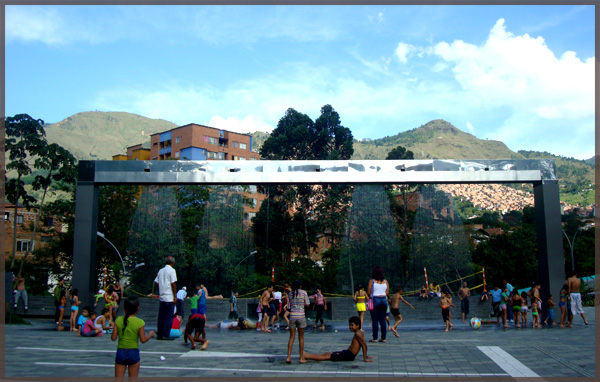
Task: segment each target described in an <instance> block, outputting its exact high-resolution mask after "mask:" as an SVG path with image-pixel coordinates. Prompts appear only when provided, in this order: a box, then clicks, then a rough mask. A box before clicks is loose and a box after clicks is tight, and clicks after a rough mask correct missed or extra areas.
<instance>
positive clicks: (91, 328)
mask: <svg viewBox="0 0 600 382" xmlns="http://www.w3.org/2000/svg"><path fill="white" fill-rule="evenodd" d="M96 316H97V315H96V312H95V311H93V310H91V311H90V314H89V316H88V319H87V321H86V322H85V324H83V329H82V331H81V335H82V336H84V337H102V329H101V328H98V327H96V325H94V322H96Z"/></svg>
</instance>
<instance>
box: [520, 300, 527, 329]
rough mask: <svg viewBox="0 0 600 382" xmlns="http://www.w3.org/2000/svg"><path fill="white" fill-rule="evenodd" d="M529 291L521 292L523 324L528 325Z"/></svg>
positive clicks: (523, 325)
mask: <svg viewBox="0 0 600 382" xmlns="http://www.w3.org/2000/svg"><path fill="white" fill-rule="evenodd" d="M527 310H528V309H527V292H522V293H521V326H522V327H524V328H526V327H527Z"/></svg>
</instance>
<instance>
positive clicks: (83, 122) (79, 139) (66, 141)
mask: <svg viewBox="0 0 600 382" xmlns="http://www.w3.org/2000/svg"><path fill="white" fill-rule="evenodd" d="M174 127H177V125H176V124H174V123H171V122H168V121H165V120H163V119H151V118H146V117H142V116H141V115H137V114H131V113H124V112H100V111H89V112H83V113H77V114H75V115H72V116H70V117H68V118H67V119H64V120H62V121H60V122H57V123H54V124H51V125H47V126H45V127H44V128H45V130H46V136H47V139H48V142H50V143H58V144H59V145H61V146H63V147H64V148H66V149H67V150H69V151H70V152H71V153H72V154H73V155H74V156H75V157H76V158H77V159H80V160H81V159H91V160H100V159H111V158H112V156H113V155H116V154H125V153H126V148H127V147H129V146H133V145H136V144H138V143H142V142H149V141H150V135H151V134H155V133H158V132H161V131H165V130H170V129H172V128H174Z"/></svg>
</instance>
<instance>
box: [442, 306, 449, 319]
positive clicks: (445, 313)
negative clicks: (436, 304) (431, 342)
mask: <svg viewBox="0 0 600 382" xmlns="http://www.w3.org/2000/svg"><path fill="white" fill-rule="evenodd" d="M442 319H443V320H444V322H446V321H449V320H450V309H442Z"/></svg>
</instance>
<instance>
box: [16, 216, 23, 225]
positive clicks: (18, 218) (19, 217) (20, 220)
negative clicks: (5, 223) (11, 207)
mask: <svg viewBox="0 0 600 382" xmlns="http://www.w3.org/2000/svg"><path fill="white" fill-rule="evenodd" d="M17 224H23V215H17Z"/></svg>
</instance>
